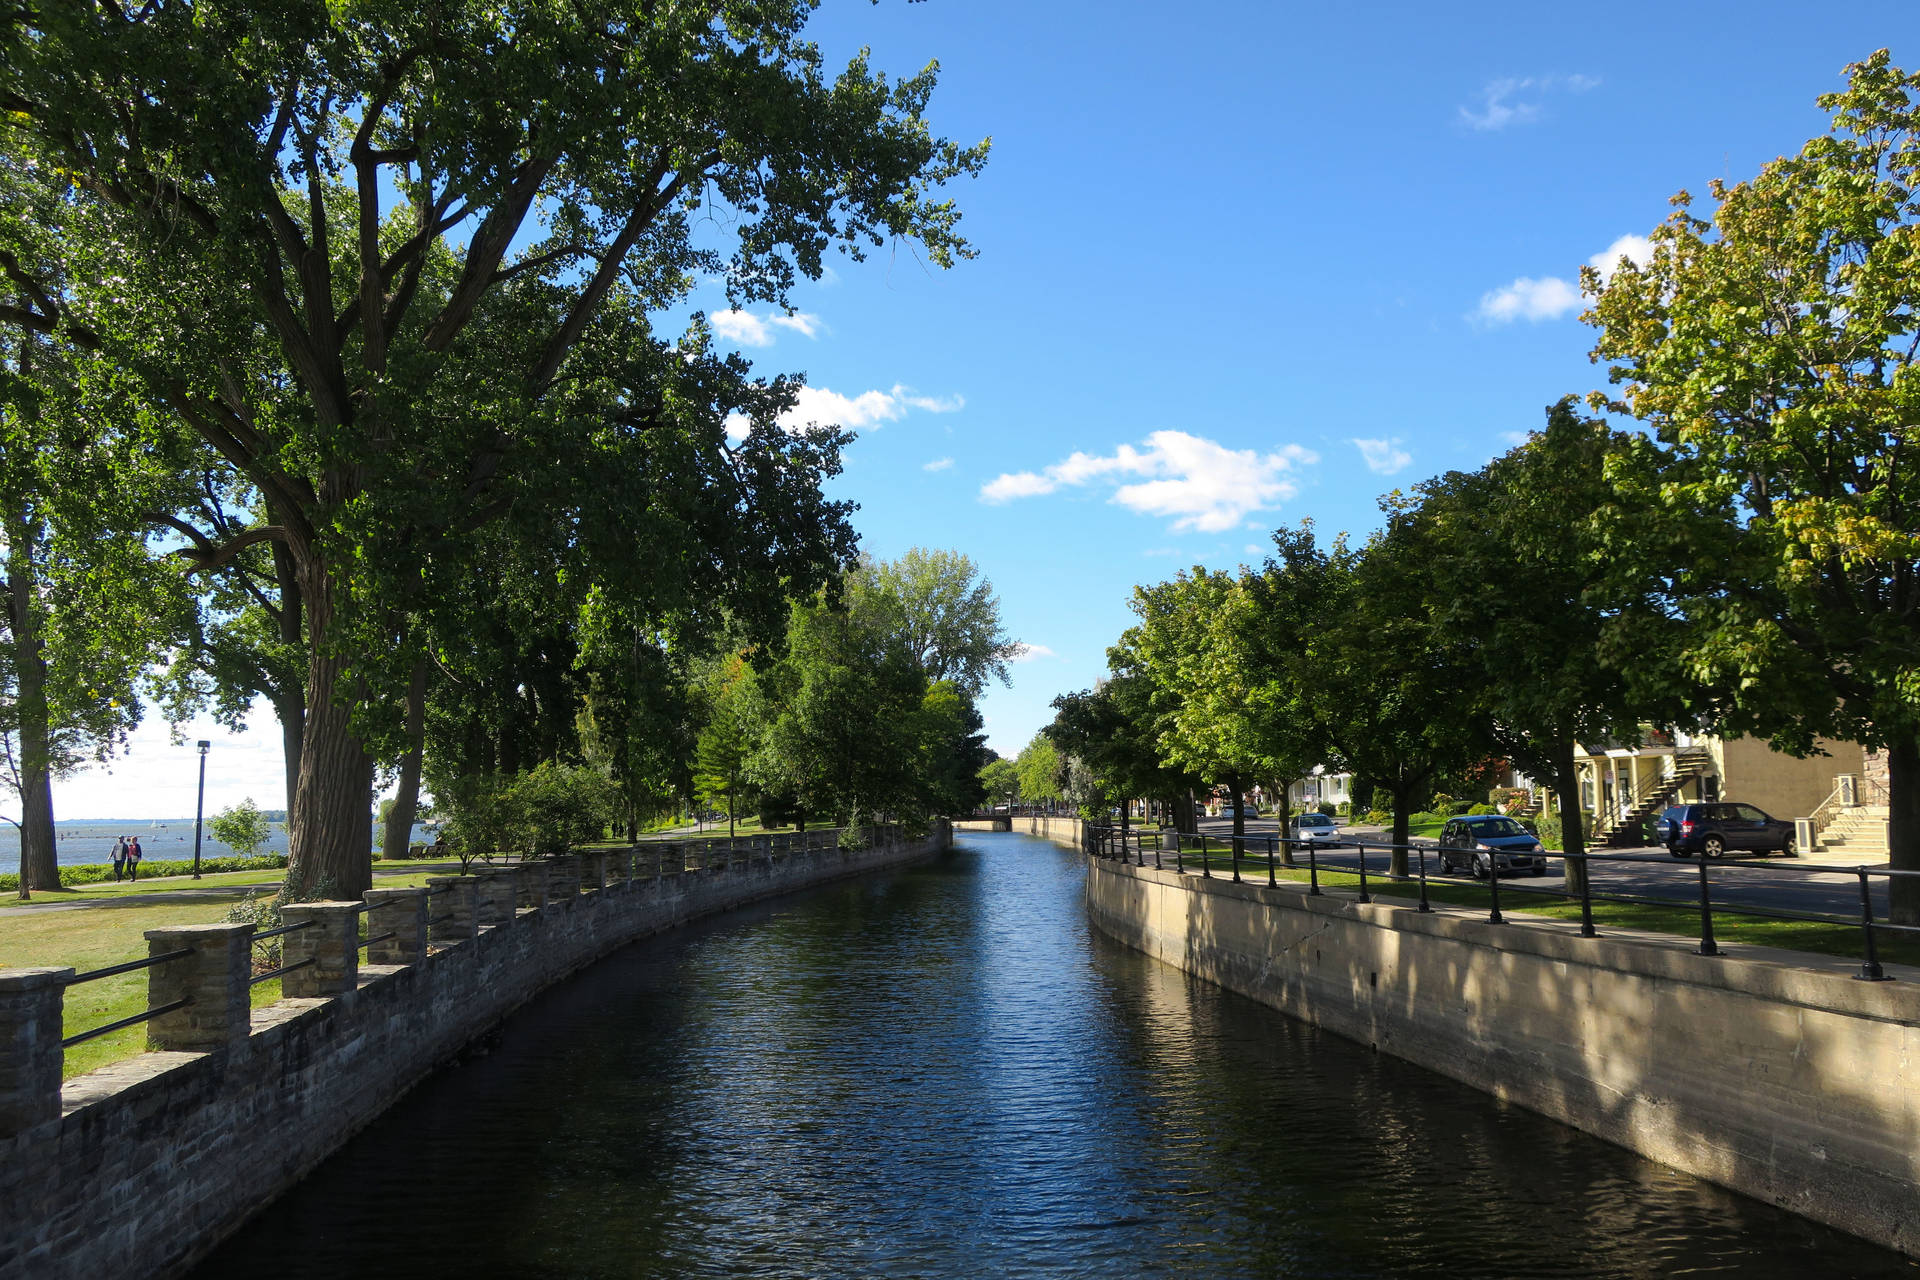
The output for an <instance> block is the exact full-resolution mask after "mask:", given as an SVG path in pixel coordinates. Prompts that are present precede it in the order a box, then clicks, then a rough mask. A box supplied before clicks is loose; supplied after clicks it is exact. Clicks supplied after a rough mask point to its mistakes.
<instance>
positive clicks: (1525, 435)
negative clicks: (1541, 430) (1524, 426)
mask: <svg viewBox="0 0 1920 1280" xmlns="http://www.w3.org/2000/svg"><path fill="white" fill-rule="evenodd" d="M1500 438H1501V439H1502V440H1504V441H1506V442H1507V443H1508V444H1510V445H1512V446H1514V447H1515V448H1516V449H1517V448H1519V447H1520V446H1521V445H1523V444H1525V443H1526V442H1527V441H1529V440H1531V439H1533V433H1532V432H1531V431H1502V432H1501V433H1500Z"/></svg>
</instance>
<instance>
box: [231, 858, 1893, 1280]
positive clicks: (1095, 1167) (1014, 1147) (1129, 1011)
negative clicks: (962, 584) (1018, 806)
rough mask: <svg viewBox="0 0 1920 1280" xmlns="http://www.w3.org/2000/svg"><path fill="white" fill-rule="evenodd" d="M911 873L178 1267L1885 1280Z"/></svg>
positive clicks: (1846, 1255) (1024, 900)
mask: <svg viewBox="0 0 1920 1280" xmlns="http://www.w3.org/2000/svg"><path fill="white" fill-rule="evenodd" d="M961 841H962V843H961V847H960V848H958V849H957V850H956V851H955V852H954V853H953V854H952V855H950V856H948V857H946V858H944V859H942V860H940V861H939V862H937V863H934V864H931V865H929V866H925V867H922V868H917V869H914V870H911V871H908V872H903V873H900V874H897V875H893V876H887V877H878V878H873V879H869V880H866V881H862V882H859V883H856V884H848V885H841V886H835V887H831V888H828V889H825V890H822V891H819V892H817V893H814V894H812V895H809V896H807V897H805V898H800V899H791V900H788V901H786V902H784V903H782V904H779V905H777V906H772V907H761V908H757V909H753V910H749V911H744V912H739V913H735V914H733V915H730V916H728V917H725V918H724V919H722V920H719V921H714V922H710V923H708V924H706V925H704V926H701V927H698V928H696V929H694V930H691V931H686V932H682V933H680V934H678V935H676V936H674V937H672V938H666V939H657V940H654V941H652V942H649V943H645V944H642V945H640V946H636V947H633V948H629V949H628V950H626V951H624V952H622V953H621V954H620V955H618V956H616V957H614V958H612V959H611V960H609V961H607V962H605V963H604V964H601V965H599V966H597V967H596V968H594V969H593V970H591V971H590V972H588V973H586V974H583V975H581V976H580V977H579V978H577V979H575V980H574V981H572V982H570V983H568V984H566V985H565V986H563V987H561V988H558V989H556V990H555V991H554V992H552V993H551V994H550V995H549V996H547V997H546V998H544V999H542V1000H541V1001H540V1002H539V1004H538V1007H536V1008H534V1009H530V1010H528V1011H527V1012H525V1013H524V1014H522V1015H520V1016H518V1017H516V1018H515V1019H514V1020H513V1021H512V1022H510V1023H509V1024H508V1025H507V1027H506V1028H504V1029H503V1031H502V1033H501V1034H500V1036H499V1037H498V1040H497V1043H496V1044H495V1045H494V1046H493V1047H492V1050H491V1051H490V1052H489V1053H487V1054H486V1055H485V1056H478V1057H474V1058H472V1059H470V1060H469V1061H467V1062H465V1063H463V1064H462V1065H460V1066H459V1067H457V1068H454V1069H452V1070H449V1071H447V1072H444V1073H442V1074H441V1075H440V1076H438V1077H436V1078H435V1079H434V1080H433V1081H431V1082H429V1083H428V1084H427V1085H426V1086H424V1087H423V1088H421V1089H419V1090H417V1091H416V1092H415V1093H414V1094H413V1095H412V1096H410V1097H409V1098H408V1099H406V1100H405V1101H404V1102H403V1103H402V1104H401V1105H400V1106H399V1107H397V1108H395V1109H394V1110H393V1111H392V1112H391V1113H389V1114H388V1115H387V1116H385V1117H383V1118H382V1120H381V1121H380V1122H379V1123H378V1124H377V1125H375V1126H374V1127H373V1128H372V1129H370V1130H369V1131H368V1132H367V1133H366V1134H364V1135H363V1136H361V1137H360V1138H358V1139H356V1140H355V1141H354V1142H353V1143H352V1144H350V1145H349V1146H348V1147H347V1148H346V1149H345V1150H343V1151H342V1152H341V1153H340V1154H339V1155H338V1156H337V1157H335V1158H334V1159H333V1160H331V1161H330V1162H328V1164H327V1165H326V1166H324V1167H323V1168H322V1169H320V1170H319V1171H318V1172H316V1173H315V1174H314V1175H313V1176H312V1177H311V1178H309V1179H308V1180H307V1181H306V1182H305V1183H303V1184H302V1185H301V1186H300V1187H299V1188H298V1189H297V1190H296V1191H295V1192H294V1193H293V1194H292V1195H289V1196H288V1197H286V1198H285V1199H284V1200H283V1201H282V1202H281V1203H279V1204H278V1205H276V1206H274V1207H273V1208H272V1209H270V1210H269V1211H268V1212H267V1213H266V1214H264V1215H262V1217H261V1218H260V1219H258V1220H257V1221H256V1222H255V1223H254V1224H253V1225H252V1226H250V1227H249V1228H248V1230H247V1231H246V1232H244V1233H243V1234H242V1235H241V1236H239V1237H237V1238H236V1239H235V1240H233V1241H232V1242H230V1243H229V1244H228V1245H227V1246H226V1247H225V1248H224V1249H223V1250H222V1251H221V1252H220V1253H218V1254H217V1255H216V1256H215V1257H214V1258H213V1259H212V1260H211V1261H210V1262H209V1263H208V1264H207V1266H206V1268H205V1274H208V1275H226V1274H232V1273H237V1272H239V1271H242V1270H254V1271H256V1272H259V1273H262V1274H277V1275H281V1276H304V1275H315V1276H318V1275H322V1274H326V1275H330V1276H334V1275H342V1274H364V1273H370V1272H387V1271H396V1272H397V1271H400V1270H401V1269H402V1268H404V1271H405V1273H407V1274H410V1275H413V1276H419V1277H434V1276H455V1275H458V1276H476V1275H478V1276H539V1277H544V1276H552V1277H563V1276H564V1277H574V1276H593V1277H598V1276H606V1277H616V1276H617V1277H654V1276H661V1277H665V1276H708V1275H712V1276H719V1275H727V1276H738V1275H750V1276H766V1277H817V1276H896V1275H897V1276H927V1277H936V1276H954V1277H972V1276H984V1275H1018V1276H1029V1275H1048V1276H1076V1275H1085V1276H1103V1277H1106V1276H1129V1275H1156V1276H1195V1277H1199V1276H1244V1275H1252V1274H1274V1275H1302V1276H1376V1275H1377V1276H1407V1275H1446V1276H1489V1277H1507V1276H1645V1275H1671V1274H1726V1275H1754V1276H1765V1275H1780V1276H1789V1275H1790V1276H1804V1275H1808V1274H1822V1275H1862V1276H1866V1275H1892V1274H1900V1275H1913V1274H1915V1271H1914V1269H1912V1268H1910V1267H1909V1266H1908V1264H1906V1263H1905V1262H1903V1261H1902V1260H1901V1259H1899V1258H1897V1257H1896V1256H1894V1255H1892V1254H1888V1253H1885V1252H1883V1251H1880V1250H1877V1249H1874V1248H1872V1247H1871V1246H1868V1245H1865V1244H1862V1243H1860V1242H1857V1241H1854V1240H1852V1239H1851V1238H1849V1237H1846V1236H1843V1235H1840V1234H1838V1233H1835V1232H1831V1231H1827V1230H1825V1229H1822V1228H1818V1227H1814V1226H1812V1225H1810V1224H1807V1223H1804V1222H1802V1221H1801V1220H1799V1219H1796V1218H1793V1217H1791V1216H1789V1215H1787V1214H1784V1213H1780V1212H1778V1211H1775V1210H1773V1209H1771V1208H1769V1207H1767V1206H1764V1205H1760V1204H1757V1203H1755V1202H1752V1201H1748V1200H1744V1199H1742V1198H1740V1197H1737V1196H1733V1195H1730V1194H1727V1193H1725V1192H1721V1191H1718V1190H1716V1189H1714V1188H1712V1187H1710V1186H1707V1185H1705V1184H1702V1183H1699V1182H1697V1181H1694V1180H1692V1179H1689V1178H1686V1177H1683V1176H1681V1175H1679V1174H1675V1173H1672V1172H1670V1171H1667V1170H1665V1169H1662V1168H1660V1167H1658V1166H1655V1165H1651V1164H1648V1163H1646V1162H1645V1161H1642V1160H1639V1159H1637V1158H1635V1157H1633V1156H1631V1155H1628V1154H1627V1153H1625V1152H1623V1151H1620V1150H1618V1149H1616V1148H1613V1147H1610V1146H1608V1145H1606V1144H1604V1143H1601V1142H1598V1141H1596V1140H1593V1139H1590V1138H1586V1137H1583V1136H1581V1135H1579V1134H1576V1133H1573V1132H1572V1131H1570V1130H1567V1129H1564V1128H1562V1127H1560V1126H1558V1125H1555V1124H1552V1123H1550V1122H1548V1121H1545V1120H1542V1119H1540V1118H1538V1117H1536V1116H1532V1115H1530V1114H1528V1113H1526V1112H1523V1111H1519V1110H1518V1109H1515V1108H1511V1107H1507V1106H1503V1105H1501V1104H1499V1103H1497V1102H1495V1101H1492V1100H1490V1099H1488V1098H1486V1097H1484V1096H1483V1095H1480V1094H1478V1093H1476V1092H1474V1091H1472V1090H1470V1089H1467V1088H1465V1087H1464V1086H1460V1085H1457V1084H1455V1083H1453V1082H1451V1081H1447V1080H1444V1079H1440V1078H1437V1077H1435V1076H1432V1075H1430V1074H1428V1073H1426V1072H1424V1071H1421V1070H1419V1069H1417V1068H1414V1067H1411V1066H1408V1065H1406V1064H1403V1063H1399V1062H1397V1061H1395V1060H1393V1059H1390V1058H1386V1057H1383V1056H1381V1055H1377V1054H1374V1053H1372V1052H1370V1051H1368V1050H1366V1049H1364V1048H1361V1047H1359V1046H1355V1045H1352V1044H1349V1043H1347V1042H1345V1041H1341V1040H1339V1039H1337V1038H1335V1037H1332V1036H1328V1035H1323V1034H1321V1033H1318V1032H1316V1031H1315V1030H1313V1029H1312V1028H1310V1027H1306V1026H1303V1025H1300V1024H1298V1023H1294V1022H1290V1021H1288V1020H1287V1019H1285V1018H1283V1017H1281V1016H1280V1015H1278V1014H1276V1013H1274V1012H1272V1011H1270V1010H1267V1009H1265V1008H1263V1007H1261V1006H1258V1005H1255V1004H1252V1003H1251V1002H1248V1001H1245V1000H1241V999H1239V998H1237V997H1234V996H1231V995H1228V994H1226V993H1223V992H1220V991H1218V990H1216V989H1214V988H1211V987H1208V986H1206V985H1205V984H1202V983H1196V982H1192V981H1190V980H1189V979H1187V978H1186V977H1185V976H1184V975H1183V974H1180V973H1178V972H1177V971H1175V970H1172V969H1169V968H1167V967H1166V966H1164V965H1161V964H1158V963H1156V962H1154V961H1152V960H1149V959H1147V958H1146V957H1144V956H1141V955H1139V954H1137V953H1135V952H1131V951H1128V950H1126V949H1124V948H1121V947H1119V946H1117V945H1114V944H1111V943H1108V942H1106V941H1105V940H1104V939H1102V938H1100V937H1098V936H1097V935H1094V934H1093V933H1092V931H1091V930H1090V929H1089V928H1088V926H1087V922H1086V917H1085V911H1084V907H1083V905H1082V902H1081V898H1080V870H1079V867H1078V865H1077V863H1076V861H1075V859H1074V858H1073V857H1072V856H1071V855H1069V854H1067V853H1065V852H1063V851H1060V850H1058V849H1056V848H1054V847H1053V846H1051V845H1048V844H1045V843H1043V842H1040V841H1035V840H1030V839H1028V838H1026V837H1022V836H1017V835H968V836H963V837H961Z"/></svg>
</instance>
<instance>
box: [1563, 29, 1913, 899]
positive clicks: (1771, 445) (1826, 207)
mask: <svg viewBox="0 0 1920 1280" xmlns="http://www.w3.org/2000/svg"><path fill="white" fill-rule="evenodd" d="M1848 76H1849V80H1848V84H1847V87H1846V88H1845V89H1844V90H1843V91H1841V92H1839V93H1832V94H1827V95H1824V96H1822V97H1821V98H1820V99H1819V104H1820V106H1821V108H1822V109H1824V110H1826V111H1829V112H1831V113H1832V123H1831V127H1830V128H1829V130H1828V132H1827V133H1825V134H1823V135H1822V136H1820V137H1817V138H1814V139H1813V140H1812V141H1810V142H1808V143H1807V144H1806V145H1805V146H1804V147H1802V148H1801V149H1800V151H1799V152H1798V153H1797V154H1795V155H1792V156H1788V157H1784V158H1782V159H1778V160H1775V161H1772V162H1771V163H1769V164H1767V165H1766V166H1765V167H1764V168H1762V169H1761V171H1760V173H1759V174H1758V175H1757V176H1755V177H1754V178H1752V179H1751V180H1748V181H1745V182H1737V183H1726V182H1723V181H1720V180H1715V181H1713V182H1712V183H1711V184H1710V192H1711V194H1712V197H1713V199H1714V201H1715V202H1716V207H1715V208H1714V209H1713V211H1712V215H1711V218H1708V219H1703V218H1700V217H1698V216H1696V215H1695V214H1694V213H1693V211H1692V208H1693V202H1692V199H1691V197H1690V196H1689V195H1688V194H1687V193H1685V192H1682V193H1680V194H1679V195H1677V196H1675V197H1674V204H1675V206H1676V209H1675V211H1674V213H1673V215H1672V216H1671V217H1669V218H1668V219H1667V221H1666V222H1664V223H1663V224H1661V226H1660V227H1658V228H1657V229H1656V230H1655V231H1654V232H1653V235H1652V242H1653V250H1652V254H1651V257H1650V259H1649V260H1648V261H1646V262H1645V263H1643V264H1639V265H1636V264H1633V263H1630V262H1623V263H1622V264H1620V266H1619V267H1618V268H1617V269H1616V270H1615V271H1614V272H1613V273H1612V274H1611V275H1610V276H1609V277H1607V278H1605V279H1604V280H1603V279H1602V278H1601V277H1600V275H1598V274H1597V273H1593V272H1588V273H1587V274H1586V275H1585V284H1586V287H1587V289H1588V290H1589V291H1590V292H1591V293H1592V294H1593V295H1594V304H1593V308H1592V310H1591V311H1590V312H1589V313H1588V314H1587V317H1586V318H1587V320H1588V321H1589V322H1590V323H1591V324H1592V325H1593V326H1594V327H1595V328H1597V329H1598V330H1599V338H1598V340H1597V342H1596V344H1595V347H1594V358H1595V359H1596V360H1597V361H1604V362H1606V363H1607V364H1608V366H1609V376H1610V378H1611V380H1612V381H1613V382H1614V383H1615V384H1617V385H1618V386H1619V388H1620V390H1619V391H1618V392H1617V393H1616V394H1614V395H1612V396H1608V397H1597V399H1598V400H1599V401H1600V402H1601V403H1603V404H1605V405H1606V406H1607V407H1610V408H1612V409H1614V410H1616V411H1618V412H1622V413H1629V414H1632V415H1633V416H1635V417H1637V418H1640V419H1642V420H1644V421H1645V422H1646V423H1647V424H1648V425H1649V426H1650V427H1651V428H1652V433H1651V435H1650V436H1648V437H1646V438H1643V439H1641V440H1639V441H1638V442H1637V444H1636V447H1635V448H1634V449H1633V450H1632V452H1631V453H1630V454H1628V455H1627V457H1626V458H1625V459H1623V460H1622V462H1621V463H1620V464H1619V465H1618V466H1617V468H1616V475H1617V479H1618V483H1619V485H1620V487H1621V490H1622V492H1623V493H1624V494H1626V495H1627V496H1628V497H1629V499H1630V502H1631V505H1632V506H1633V507H1634V508H1635V511H1634V515H1633V518H1632V520H1631V521H1629V522H1627V523H1625V524H1624V525H1622V526H1620V527H1618V528H1617V529H1616V530H1615V536H1614V540H1613V542H1612V544H1611V545H1610V547H1609V549H1608V554H1610V555H1618V556H1621V557H1626V558H1630V559H1632V560H1634V561H1636V562H1639V563H1641V564H1643V565H1644V566H1645V567H1646V569H1647V570H1649V571H1650V574H1651V575H1657V576H1658V577H1659V579H1660V592H1659V601H1660V603H1662V604H1663V605H1665V607H1667V608H1668V609H1670V610H1671V611H1672V612H1673V613H1674V614H1676V615H1677V616H1679V617H1682V618H1684V619H1686V620H1687V622H1688V623H1690V624H1691V629H1690V634H1689V637H1688V642H1687V644H1686V647H1685V651H1684V663H1685V669H1686V670H1687V671H1688V672H1689V674H1691V675H1692V676H1693V677H1694V678H1695V679H1696V680H1698V681H1699V682H1701V683H1703V684H1705V685H1708V686H1710V687H1712V688H1714V689H1716V690H1717V691H1719V693H1720V695H1721V697H1722V699H1723V701H1722V706H1721V722H1722V724H1724V725H1725V726H1726V727H1727V728H1728V729H1730V730H1732V731H1736V732H1738V731H1745V732H1752V733H1756V734H1759V735H1762V736H1765V737H1767V738H1768V739H1769V740H1770V741H1771V742H1772V744H1773V745H1774V746H1775V747H1776V748H1779V749H1781V750H1785V751H1789V752H1795V753H1806V752H1810V751H1812V750H1813V749H1814V745H1815V739H1816V738H1818V737H1821V736H1829V737H1835V738H1842V739H1848V740H1852V741H1857V742H1861V743H1864V744H1866V745H1868V746H1877V747H1884V748H1885V750H1886V756H1887V763H1888V771H1889V774H1890V778H1891V796H1890V802H1891V824H1890V825H1891V837H1892V864H1893V865H1894V866H1895V867H1897V868H1900V869H1902V870H1908V871H1920V465H1916V463H1915V459H1914V448H1915V443H1916V440H1915V433H1916V430H1920V365H1917V364H1916V355H1917V354H1920V346H1917V345H1916V342H1915V334H1916V331H1920V269H1917V268H1920V75H1913V74H1909V73H1907V72H1905V71H1902V70H1901V69H1900V68H1898V67H1895V66H1893V65H1892V63H1891V61H1890V59H1889V57H1888V54H1887V52H1886V51H1885V50H1881V51H1880V52H1878V53H1875V54H1874V55H1873V56H1872V57H1870V58H1868V59H1867V60H1866V61H1865V62H1861V63H1858V64H1855V65H1853V66H1851V67H1849V68H1848ZM1893 908H1894V914H1895V917H1896V918H1897V919H1899V920H1901V921H1902V922H1905V923H1920V880H1896V881H1895V882H1894V884H1893Z"/></svg>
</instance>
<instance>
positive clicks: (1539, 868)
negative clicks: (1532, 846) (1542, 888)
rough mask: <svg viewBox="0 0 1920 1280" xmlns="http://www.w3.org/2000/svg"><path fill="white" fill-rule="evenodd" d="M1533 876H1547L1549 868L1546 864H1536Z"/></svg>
mask: <svg viewBox="0 0 1920 1280" xmlns="http://www.w3.org/2000/svg"><path fill="white" fill-rule="evenodd" d="M1533 874H1535V875H1537V876H1543V875H1545V874H1547V867H1546V864H1545V863H1535V864H1534V868H1533Z"/></svg>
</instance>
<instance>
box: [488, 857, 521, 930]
mask: <svg viewBox="0 0 1920 1280" xmlns="http://www.w3.org/2000/svg"><path fill="white" fill-rule="evenodd" d="M479 894H480V900H479V907H478V910H479V913H480V923H481V924H482V925H502V924H511V923H512V922H513V916H514V906H515V904H516V903H517V902H518V901H519V897H520V877H519V875H518V874H517V873H516V872H515V871H514V870H513V869H512V868H511V867H500V868H496V869H494V870H492V871H486V872H482V873H481V875H480V889H479Z"/></svg>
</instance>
